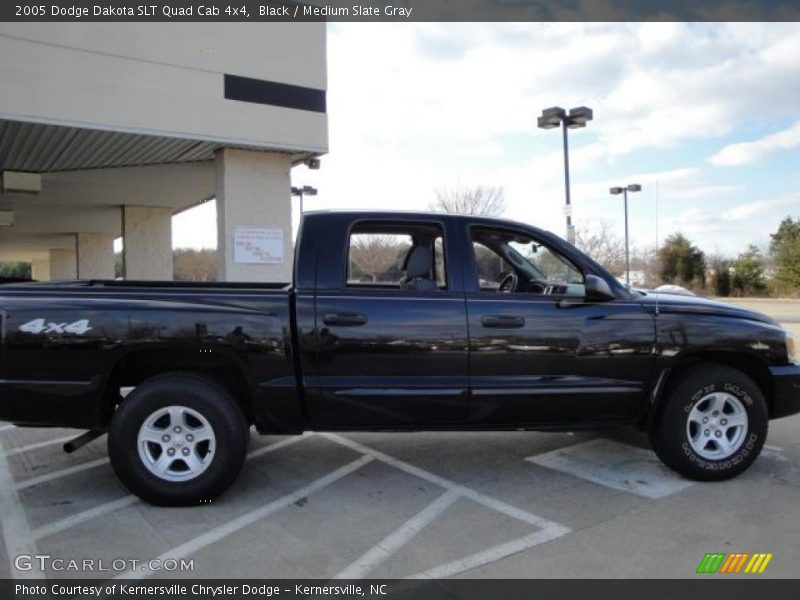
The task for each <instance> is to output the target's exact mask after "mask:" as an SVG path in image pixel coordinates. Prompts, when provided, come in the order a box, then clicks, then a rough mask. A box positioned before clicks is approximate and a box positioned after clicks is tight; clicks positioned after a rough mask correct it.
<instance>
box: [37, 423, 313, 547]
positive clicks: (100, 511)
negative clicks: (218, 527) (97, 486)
mask: <svg viewBox="0 0 800 600" xmlns="http://www.w3.org/2000/svg"><path fill="white" fill-rule="evenodd" d="M310 435H312V434H305V435H302V436H300V435H298V436H292V437H289V438H286V439H284V440H281V441H279V442H275V443H274V444H269V445H268V446H263V447H261V448H257V449H256V450H253V451H252V452H250V453H249V454H248V455H247V460H250V459H252V458H258V457H259V456H264V455H265V454H267V453H269V452H274V451H276V450H280V449H281V448H286V447H287V446H291V445H292V444H296V443H297V442H299V441H301V440H303V439H306V438H307V437H309V436H310ZM137 501H138V498H137V497H136V496H134V495H133V494H129V495H128V496H124V497H122V498H118V499H116V500H111V501H110V502H105V503H103V504H100V505H99V506H95V507H94V508H89V509H87V510H84V511H82V512H79V513H76V514H74V515H70V516H68V517H65V518H63V519H60V520H58V521H54V522H53V523H48V524H47V525H42V526H41V527H37V528H36V529H34V530H33V537H34V538H35V539H37V540H40V539H42V538H45V537H48V536H51V535H55V534H56V533H60V532H62V531H64V530H66V529H70V528H72V527H75V526H76V525H80V524H81V523H85V522H87V521H91V520H92V519H96V518H98V517H102V516H103V515H105V514H108V513H112V512H114V511H117V510H119V509H121V508H125V507H126V506H130V505H131V504H135V503H136V502H137Z"/></svg>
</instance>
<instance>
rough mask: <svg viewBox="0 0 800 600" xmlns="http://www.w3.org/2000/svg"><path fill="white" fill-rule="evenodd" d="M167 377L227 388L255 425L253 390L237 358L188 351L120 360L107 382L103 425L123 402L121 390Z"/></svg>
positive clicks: (140, 353)
mask: <svg viewBox="0 0 800 600" xmlns="http://www.w3.org/2000/svg"><path fill="white" fill-rule="evenodd" d="M168 373H175V374H193V375H199V376H201V377H205V378H207V379H210V380H211V381H213V382H214V383H216V384H218V385H220V386H222V387H224V388H225V389H226V390H227V391H228V392H229V393H230V394H231V396H232V397H233V399H234V401H235V402H236V403H237V405H238V406H239V407H240V408H241V410H242V411H243V412H244V414H245V417H246V419H247V420H248V422H252V419H253V410H254V403H253V390H252V389H251V386H250V383H249V382H248V380H247V376H246V375H245V373H246V371H245V368H244V366H243V365H242V364H241V361H240V360H239V359H238V357H236V356H235V355H232V354H230V353H227V352H213V353H210V354H203V353H201V352H200V351H199V350H198V349H188V348H158V349H138V350H134V351H131V352H129V353H127V354H125V355H124V356H122V357H120V358H119V359H118V360H117V361H116V362H115V364H114V366H113V367H112V369H111V372H110V374H109V377H108V379H107V382H106V386H105V392H104V397H103V402H102V410H103V414H102V419H103V422H104V423H105V424H108V423H109V422H110V420H111V416H112V415H113V413H114V410H115V409H116V407H117V405H119V404H120V403H121V402H123V401H124V398H123V397H122V396H121V395H120V388H126V387H136V386H138V385H140V384H141V383H143V382H145V381H147V380H148V379H150V378H152V377H155V376H157V375H166V374H168Z"/></svg>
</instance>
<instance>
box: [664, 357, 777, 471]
mask: <svg viewBox="0 0 800 600" xmlns="http://www.w3.org/2000/svg"><path fill="white" fill-rule="evenodd" d="M768 422H769V415H768V413H767V405H766V402H765V401H764V396H763V394H762V393H761V390H760V389H759V387H758V386H757V385H756V384H755V383H754V382H753V380H752V379H750V378H749V377H747V376H746V375H745V374H744V373H742V372H741V371H738V370H736V369H733V368H730V367H727V366H724V365H700V366H698V367H695V368H693V369H692V370H690V371H688V372H686V373H685V376H682V381H681V382H680V383H679V384H678V385H676V386H675V387H674V388H673V389H672V391H671V393H670V394H669V396H668V397H667V398H666V404H665V405H664V406H663V410H662V411H661V413H660V415H659V417H658V419H657V421H656V424H655V427H654V428H653V430H652V431H651V434H650V442H651V444H652V446H653V450H655V452H656V454H657V455H658V457H659V458H660V459H661V460H662V462H664V464H666V465H667V466H668V467H670V468H671V469H673V470H674V471H677V472H678V473H680V474H681V475H683V476H684V477H688V478H689V479H695V480H697V481H721V480H725V479H730V478H731V477H735V476H736V475H739V474H740V473H742V472H743V471H744V470H746V469H747V468H748V467H749V466H750V465H751V464H752V463H753V461H755V459H756V458H757V457H758V455H759V453H760V452H761V448H762V447H763V446H764V442H765V440H766V437H767V428H768Z"/></svg>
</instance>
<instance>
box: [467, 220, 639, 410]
mask: <svg viewBox="0 0 800 600" xmlns="http://www.w3.org/2000/svg"><path fill="white" fill-rule="evenodd" d="M469 235H470V238H471V240H472V247H473V253H474V256H473V259H474V279H475V281H474V282H473V285H472V291H467V312H468V321H469V328H470V381H471V399H470V405H469V417H468V419H469V421H470V422H471V423H474V424H479V425H481V426H492V425H496V426H514V425H521V426H522V425H558V424H560V423H571V422H575V421H583V422H586V423H601V422H620V421H627V420H630V419H632V418H634V416H635V415H636V414H637V411H638V410H639V409H640V408H641V402H642V400H643V398H644V394H645V389H646V385H647V384H648V382H649V379H650V376H651V370H652V362H653V358H652V346H653V336H654V329H653V321H652V317H651V316H650V315H649V314H647V313H646V312H645V311H644V309H643V308H642V307H641V306H639V305H638V304H637V303H636V302H634V301H626V300H610V301H606V302H596V301H589V300H587V299H586V298H585V288H584V285H583V281H584V273H583V272H582V271H581V269H580V268H578V267H576V266H575V264H574V263H573V262H571V261H570V260H568V259H567V258H566V257H564V256H563V255H561V254H559V253H558V252H557V251H554V250H553V249H551V247H549V246H548V245H546V244H544V243H542V242H540V241H539V240H537V239H536V238H535V237H534V236H533V235H531V234H529V233H526V232H524V231H522V232H520V231H514V230H506V229H494V228H481V227H473V228H471V229H470V233H469ZM465 285H466V284H465Z"/></svg>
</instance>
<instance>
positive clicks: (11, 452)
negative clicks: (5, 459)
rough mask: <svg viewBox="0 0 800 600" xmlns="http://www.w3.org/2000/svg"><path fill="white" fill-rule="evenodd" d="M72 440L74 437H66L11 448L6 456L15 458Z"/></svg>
mask: <svg viewBox="0 0 800 600" xmlns="http://www.w3.org/2000/svg"><path fill="white" fill-rule="evenodd" d="M72 439H75V436H74V435H67V436H64V437H60V438H55V439H52V440H45V441H43V442H36V443H35V444H28V445H27V446H19V447H18V448H12V449H11V450H8V451H7V452H6V456H15V455H17V454H23V453H25V452H28V451H30V450H38V449H39V448H46V447H47V446H54V445H55V444H63V443H64V442H68V441H70V440H72Z"/></svg>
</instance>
